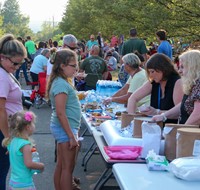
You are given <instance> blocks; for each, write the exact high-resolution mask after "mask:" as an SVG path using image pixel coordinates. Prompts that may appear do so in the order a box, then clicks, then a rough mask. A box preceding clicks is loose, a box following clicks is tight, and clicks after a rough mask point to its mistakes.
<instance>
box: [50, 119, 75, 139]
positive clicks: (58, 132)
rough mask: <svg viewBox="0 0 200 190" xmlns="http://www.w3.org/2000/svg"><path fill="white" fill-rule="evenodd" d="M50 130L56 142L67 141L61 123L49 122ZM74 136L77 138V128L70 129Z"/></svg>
mask: <svg viewBox="0 0 200 190" xmlns="http://www.w3.org/2000/svg"><path fill="white" fill-rule="evenodd" d="M50 130H51V133H52V135H53V136H54V138H55V140H56V141H57V143H64V142H69V140H70V139H69V137H68V135H67V133H66V132H65V130H64V129H63V127H62V126H61V125H56V124H54V123H51V124H50ZM71 130H72V133H73V134H74V136H75V138H76V139H78V129H71Z"/></svg>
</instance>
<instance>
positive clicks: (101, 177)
mask: <svg viewBox="0 0 200 190" xmlns="http://www.w3.org/2000/svg"><path fill="white" fill-rule="evenodd" d="M109 170H110V168H106V169H105V170H104V171H103V173H102V174H101V176H100V178H99V179H98V181H97V182H96V184H95V186H94V189H93V190H98V189H100V188H101V187H102V186H103V185H104V184H105V183H106V182H107V181H108V179H109V178H110V177H111V176H112V172H111V173H110V174H109V175H108V176H106V174H107V173H108V171H109ZM104 178H105V179H104ZM102 180H103V181H102ZM99 184H101V185H100V188H98V186H99ZM97 188H98V189H97Z"/></svg>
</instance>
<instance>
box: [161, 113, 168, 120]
mask: <svg viewBox="0 0 200 190" xmlns="http://www.w3.org/2000/svg"><path fill="white" fill-rule="evenodd" d="M161 115H162V116H163V122H165V121H166V120H167V117H166V115H165V113H162V114H161Z"/></svg>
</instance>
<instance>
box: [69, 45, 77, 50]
mask: <svg viewBox="0 0 200 190" xmlns="http://www.w3.org/2000/svg"><path fill="white" fill-rule="evenodd" d="M66 46H67V47H68V48H69V49H71V50H75V49H77V47H71V46H68V45H66Z"/></svg>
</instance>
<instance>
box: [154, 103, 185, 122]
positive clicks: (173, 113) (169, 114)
mask: <svg viewBox="0 0 200 190" xmlns="http://www.w3.org/2000/svg"><path fill="white" fill-rule="evenodd" d="M180 107H181V103H179V104H177V105H176V106H174V107H173V108H171V109H170V110H168V111H166V112H163V113H162V114H161V115H154V116H153V117H152V120H153V121H163V120H164V119H165V118H167V119H178V117H179V115H180Z"/></svg>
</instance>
